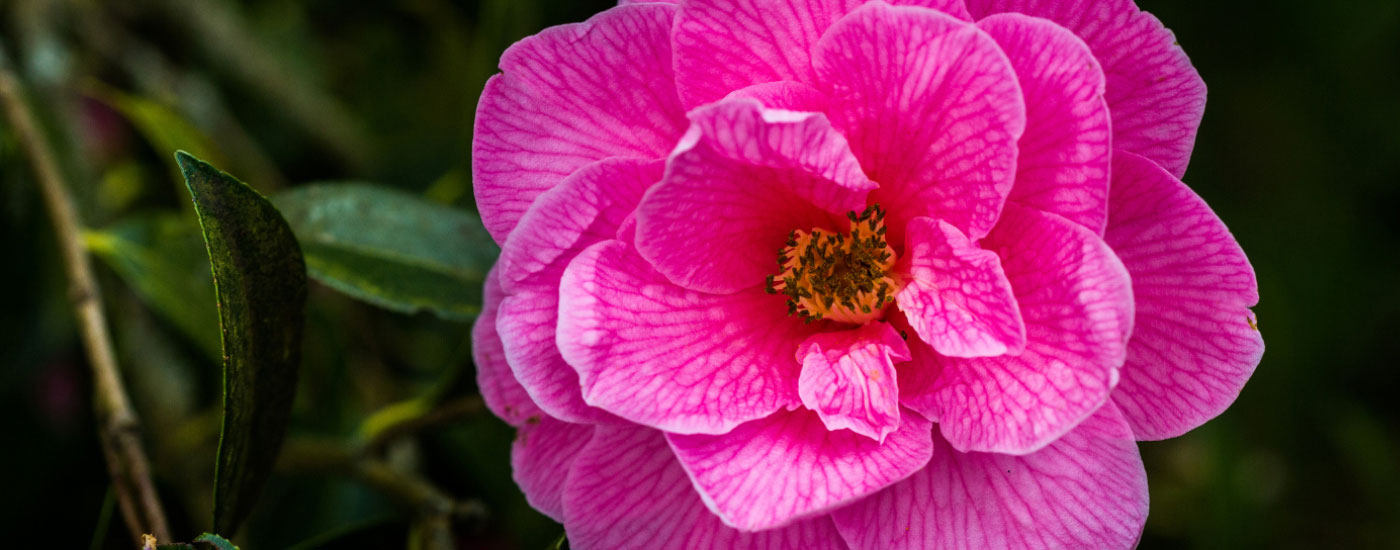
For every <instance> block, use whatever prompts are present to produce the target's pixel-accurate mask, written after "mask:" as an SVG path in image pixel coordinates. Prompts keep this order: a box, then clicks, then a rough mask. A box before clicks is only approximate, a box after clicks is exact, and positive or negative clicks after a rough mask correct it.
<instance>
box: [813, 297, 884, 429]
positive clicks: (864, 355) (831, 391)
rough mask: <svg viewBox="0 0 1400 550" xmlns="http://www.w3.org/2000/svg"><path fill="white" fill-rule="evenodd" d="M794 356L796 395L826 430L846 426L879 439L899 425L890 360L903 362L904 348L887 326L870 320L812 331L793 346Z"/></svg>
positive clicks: (844, 427)
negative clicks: (857, 325) (799, 366)
mask: <svg viewBox="0 0 1400 550" xmlns="http://www.w3.org/2000/svg"><path fill="white" fill-rule="evenodd" d="M797 359H798V361H800V362H801V363H802V375H801V377H799V378H798V380H797V394H798V396H800V397H801V398H802V404H803V405H806V407H807V408H808V409H810V410H812V411H815V412H816V413H817V416H819V417H821V419H822V423H824V424H826V427H827V429H829V430H840V429H850V430H851V431H853V432H855V433H858V434H861V435H863V436H866V437H869V438H871V439H874V440H876V441H882V442H883V441H884V440H885V436H886V435H889V433H890V432H893V431H894V430H895V428H898V427H899V383H898V381H897V380H896V379H895V370H894V362H895V361H908V360H909V347H908V346H906V345H905V344H904V339H903V338H901V337H900V335H899V333H898V332H896V331H895V330H894V329H893V328H890V326H889V325H887V324H885V323H882V322H879V321H872V322H870V323H866V324H865V325H863V326H861V327H860V328H857V329H854V330H841V331H834V332H822V333H818V334H813V335H812V336H810V337H808V338H807V340H806V341H804V342H802V345H801V346H799V347H798V348H797Z"/></svg>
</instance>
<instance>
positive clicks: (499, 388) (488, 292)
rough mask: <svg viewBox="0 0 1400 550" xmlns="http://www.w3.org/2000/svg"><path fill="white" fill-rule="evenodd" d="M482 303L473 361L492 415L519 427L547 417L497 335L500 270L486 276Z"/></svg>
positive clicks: (474, 334)
mask: <svg viewBox="0 0 1400 550" xmlns="http://www.w3.org/2000/svg"><path fill="white" fill-rule="evenodd" d="M484 294H485V296H484V298H485V299H484V300H482V302H483V303H482V305H481V314H480V315H477V317H476V323H474V324H473V325H472V359H473V360H474V361H475V362H476V385H477V388H479V389H480V390H481V398H482V400H483V401H485V402H486V407H487V408H489V409H491V412H492V413H495V414H496V416H498V417H500V418H501V420H504V421H506V423H507V424H510V425H512V426H515V427H517V428H518V427H520V426H522V425H524V424H525V421H526V420H527V419H529V418H531V417H538V416H539V415H541V414H543V413H541V412H540V408H539V407H538V406H536V405H535V403H534V401H531V400H530V395H529V394H528V393H526V392H525V388H522V387H521V386H520V383H519V382H517V381H516V380H515V376H514V375H513V374H511V371H510V364H509V363H507V362H506V354H505V351H504V350H503V349H502V345H501V337H500V335H499V334H497V333H496V313H497V311H499V310H500V305H501V298H502V297H503V293H502V292H501V284H500V279H499V277H498V276H497V269H496V268H495V267H492V268H491V271H490V272H488V273H487V274H486V288H485V292H484Z"/></svg>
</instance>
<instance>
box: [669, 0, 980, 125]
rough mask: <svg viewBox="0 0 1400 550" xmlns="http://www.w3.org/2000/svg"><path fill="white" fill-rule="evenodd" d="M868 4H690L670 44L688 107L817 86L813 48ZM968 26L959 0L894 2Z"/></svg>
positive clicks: (758, 0)
mask: <svg viewBox="0 0 1400 550" xmlns="http://www.w3.org/2000/svg"><path fill="white" fill-rule="evenodd" d="M865 2H866V0H812V1H805V2H790V1H786V0H781V1H775V0H687V1H686V2H684V3H683V4H682V7H681V13H680V16H679V17H678V18H677V22H676V31H675V34H674V35H673V37H672V42H673V44H674V46H675V52H676V79H677V83H676V84H677V87H678V88H679V90H680V94H681V98H682V100H683V101H684V103H685V105H686V106H687V107H695V106H697V105H703V104H705V103H709V102H711V101H715V100H717V99H719V98H722V97H724V96H725V95H727V94H728V93H729V92H731V91H733V90H737V89H739V88H743V87H745V86H750V85H753V84H761V83H764V82H775V81H779V80H795V81H799V82H809V83H810V82H814V80H813V77H812V46H813V45H814V44H816V43H817V40H818V39H819V38H821V36H822V34H823V33H825V32H826V30H827V28H829V27H831V25H832V24H833V23H835V22H836V21H837V20H839V19H841V17H843V16H845V15H846V14H847V13H850V11H851V10H854V9H856V8H857V7H859V6H860V5H861V4H864V3H865ZM894 3H896V4H909V5H918V6H924V7H929V8H934V9H937V10H941V11H943V12H945V13H948V14H950V15H953V16H955V17H958V18H960V19H963V20H971V16H969V15H968V13H967V7H966V6H964V5H963V1H962V0H897V1H895V2H894Z"/></svg>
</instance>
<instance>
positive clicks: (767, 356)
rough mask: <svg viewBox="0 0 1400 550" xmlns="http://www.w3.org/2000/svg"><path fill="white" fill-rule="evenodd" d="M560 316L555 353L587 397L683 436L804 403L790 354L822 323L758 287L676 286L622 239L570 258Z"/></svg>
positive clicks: (718, 430) (716, 430) (720, 429)
mask: <svg viewBox="0 0 1400 550" xmlns="http://www.w3.org/2000/svg"><path fill="white" fill-rule="evenodd" d="M559 313H560V315H559V331H558V340H557V342H558V344H559V349H560V351H561V352H562V353H563V356H564V360H565V361H567V362H568V363H569V364H570V365H572V366H573V367H574V369H575V370H577V371H578V373H579V378H580V381H581V383H582V386H583V397H584V400H585V401H586V402H587V403H589V404H590V405H594V406H597V407H602V408H603V409H606V410H608V411H610V412H612V413H613V414H616V415H618V416H621V417H623V418H626V419H628V420H631V421H633V422H637V423H639V424H645V425H648V426H652V427H655V428H658V429H662V430H665V431H668V432H677V433H723V432H727V431H729V430H730V429H732V428H733V427H734V426H737V425H739V424H740V423H743V422H746V421H749V420H753V419H757V418H762V417H764V416H767V415H769V414H771V413H773V412H774V411H777V410H779V409H782V408H792V407H796V406H798V405H799V404H800V403H801V401H800V400H799V398H798V396H797V378H798V374H799V372H800V367H799V365H798V363H797V360H796V359H794V357H793V355H794V353H795V352H796V350H797V346H798V345H799V344H801V343H802V341H803V340H804V339H806V337H807V335H808V334H811V333H812V332H815V331H816V330H818V329H820V328H822V325H821V324H813V325H810V326H808V325H804V324H802V322H801V321H798V320H797V319H795V318H793V317H791V316H789V315H788V314H787V307H786V305H785V303H784V300H783V297H782V296H770V295H768V294H765V293H764V292H763V291H762V290H759V289H753V290H750V291H745V292H739V293H736V294H729V295H716V294H706V293H703V292H697V291H693V290H686V289H684V288H681V287H678V286H675V285H673V284H671V282H670V281H668V280H666V278H665V277H664V276H662V275H661V274H660V273H657V272H656V270H654V269H652V267H651V265H650V264H648V263H647V261H646V260H645V259H643V258H642V257H641V256H639V255H638V254H637V253H636V251H634V250H632V249H631V248H629V247H628V246H627V245H626V244H624V243H623V242H621V241H605V242H602V243H598V244H597V245H594V246H592V247H590V248H588V249H587V250H585V251H584V252H583V253H581V254H579V255H578V257H577V258H575V259H574V261H573V263H571V264H569V267H568V269H566V270H565V272H564V279H563V283H562V285H561V288H560V303H559Z"/></svg>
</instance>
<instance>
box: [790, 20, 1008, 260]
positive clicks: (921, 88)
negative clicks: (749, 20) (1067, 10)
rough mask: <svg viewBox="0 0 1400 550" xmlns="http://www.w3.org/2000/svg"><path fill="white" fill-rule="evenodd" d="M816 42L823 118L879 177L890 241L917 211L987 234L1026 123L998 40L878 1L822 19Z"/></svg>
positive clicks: (876, 197)
mask: <svg viewBox="0 0 1400 550" xmlns="http://www.w3.org/2000/svg"><path fill="white" fill-rule="evenodd" d="M814 52H815V53H814V56H815V58H816V62H815V66H816V74H817V80H818V85H817V88H818V89H820V90H822V91H823V92H824V93H826V95H827V97H828V98H829V99H830V101H831V106H830V108H829V109H828V110H827V113H828V116H830V117H831V121H832V125H834V126H835V127H836V128H838V129H840V130H841V132H842V133H843V134H844V135H845V136H846V139H848V140H850V143H851V150H852V151H854V152H855V154H856V157H857V158H859V159H860V163H861V166H863V167H865V171H866V174H868V175H869V176H870V179H873V180H875V181H877V182H880V188H879V189H877V190H876V191H875V192H874V193H872V199H871V200H872V202H876V203H879V204H884V205H887V206H888V207H889V218H888V219H887V220H886V224H887V226H888V227H889V228H890V233H891V237H890V238H891V242H893V243H900V242H902V240H901V237H902V235H903V231H904V227H905V225H906V224H907V223H908V222H909V220H911V219H913V218H916V217H920V216H929V217H933V218H938V219H942V220H947V221H948V222H949V223H951V224H953V225H954V226H955V227H957V228H958V229H959V230H960V231H962V232H963V233H965V234H967V235H968V236H969V237H972V238H974V239H979V238H981V237H982V236H984V235H986V234H987V231H988V230H990V229H991V228H992V225H993V224H995V223H996V219H997V215H998V214H999V213H1000V212H1001V207H1002V203H1003V202H1004V201H1005V200H1006V196H1007V194H1008V193H1009V192H1010V191H1011V185H1012V182H1013V181H1014V179H1015V176H1016V140H1017V139H1018V138H1020V137H1021V132H1022V130H1024V128H1025V125H1026V112H1025V105H1024V103H1023V102H1022V99H1021V89H1020V85H1019V84H1018V83H1017V80H1016V73H1015V72H1014V71H1013V70H1012V68H1011V63H1010V62H1009V61H1008V60H1007V58H1006V55H1005V54H1003V53H1002V51H1001V48H999V47H998V46H997V44H996V41H994V40H992V38H991V37H990V36H987V34H986V33H984V32H982V31H981V30H979V29H978V28H977V27H976V26H975V25H971V24H968V23H964V22H962V21H959V20H957V19H955V18H953V17H950V16H947V15H944V14H942V13H939V12H936V11H933V10H928V9H921V8H910V7H892V6H889V5H887V4H884V3H879V2H876V3H871V4H868V5H866V6H863V7H861V8H860V9H857V10H856V11H854V12H852V13H851V15H849V16H847V17H846V18H844V19H842V20H841V21H840V22H838V23H837V24H836V25H834V26H832V28H831V30H830V31H828V32H827V34H826V35H825V36H823V37H822V39H821V41H820V42H818V43H817V45H816V48H815V50H814ZM896 246H898V244H896Z"/></svg>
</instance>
